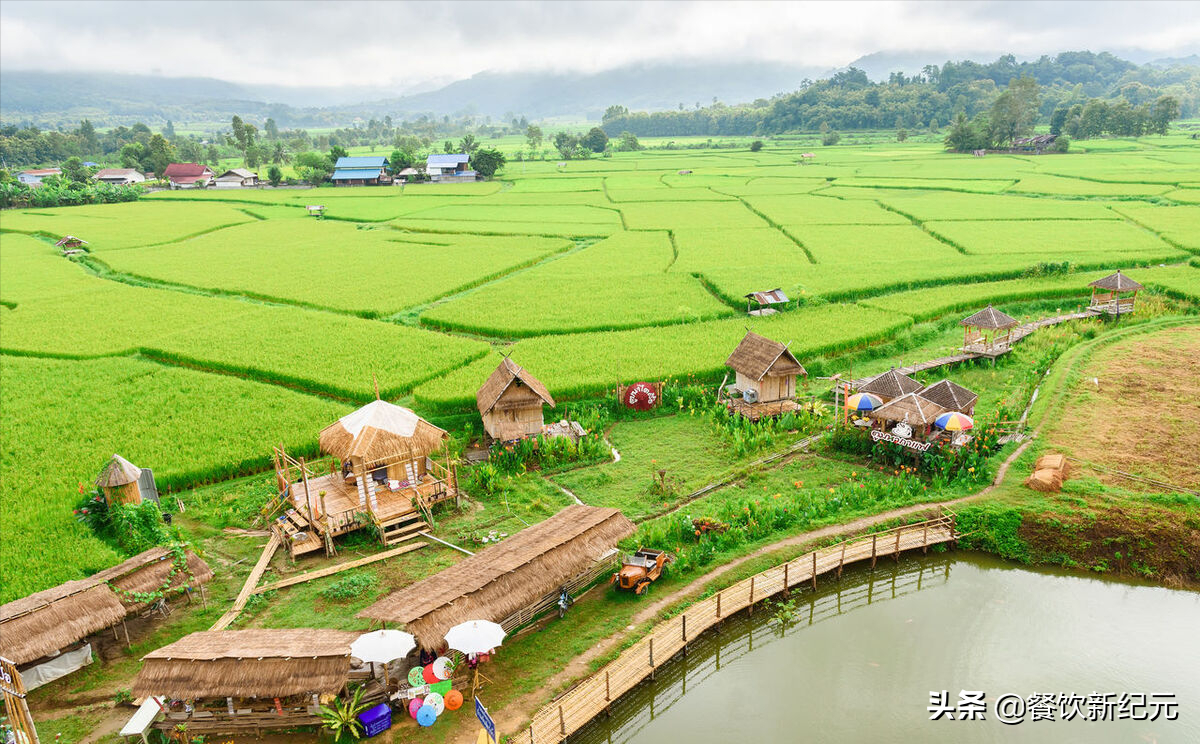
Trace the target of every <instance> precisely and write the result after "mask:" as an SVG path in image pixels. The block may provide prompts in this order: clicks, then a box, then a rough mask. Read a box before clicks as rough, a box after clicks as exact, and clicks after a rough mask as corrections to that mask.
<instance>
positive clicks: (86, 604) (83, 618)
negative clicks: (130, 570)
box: [0, 577, 125, 664]
mask: <svg viewBox="0 0 1200 744" xmlns="http://www.w3.org/2000/svg"><path fill="white" fill-rule="evenodd" d="M124 618H125V608H124V607H122V606H121V602H120V600H118V599H117V595H115V594H113V591H112V590H111V589H109V588H108V587H107V586H105V585H104V584H103V583H102V582H101V581H98V580H97V579H96V578H95V577H91V578H87V579H78V580H76V581H68V582H66V583H65V584H59V585H58V586H56V587H53V588H50V589H45V590H43V591H40V592H38V593H36V594H31V595H29V596H28V597H25V598H23V599H18V600H15V601H13V602H9V603H8V604H6V605H3V606H0V654H2V655H3V656H5V657H7V658H9V659H12V660H13V661H14V662H16V663H17V664H26V663H28V662H31V661H35V660H37V659H40V658H42V657H43V656H46V655H48V654H53V653H56V652H58V651H60V650H62V649H64V648H67V647H68V646H71V645H72V644H74V643H78V642H79V641H81V640H83V639H84V638H87V637H88V636H89V635H91V634H92V633H95V632H97V631H100V630H104V629H105V628H108V627H110V626H112V625H115V624H116V623H119V622H121V620H123V619H124Z"/></svg>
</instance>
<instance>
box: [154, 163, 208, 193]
mask: <svg viewBox="0 0 1200 744" xmlns="http://www.w3.org/2000/svg"><path fill="white" fill-rule="evenodd" d="M215 175H216V174H214V173H213V171H212V169H211V168H209V167H208V166H207V165H201V164H199V163H171V164H170V165H168V166H167V169H166V170H165V171H163V178H165V179H167V181H169V182H170V184H171V188H173V189H194V188H198V187H203V186H211V185H212V182H213V178H214V177H215Z"/></svg>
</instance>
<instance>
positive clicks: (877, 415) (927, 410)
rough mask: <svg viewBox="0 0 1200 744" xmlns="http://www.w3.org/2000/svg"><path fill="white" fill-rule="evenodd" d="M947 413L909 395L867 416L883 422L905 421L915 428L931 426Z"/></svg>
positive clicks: (930, 402)
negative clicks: (935, 420) (915, 426)
mask: <svg viewBox="0 0 1200 744" xmlns="http://www.w3.org/2000/svg"><path fill="white" fill-rule="evenodd" d="M947 412H948V411H947V409H945V408H943V407H942V406H940V405H938V404H937V403H934V402H933V401H931V400H927V399H926V398H923V397H922V396H921V395H920V394H919V393H909V394H908V395H902V396H900V397H899V398H896V399H895V400H892V401H888V402H887V403H884V404H883V405H882V406H880V407H879V408H876V409H875V410H874V411H871V412H870V413H869V414H868V415H869V416H870V417H871V418H874V419H880V420H883V421H906V422H907V423H909V424H913V425H917V426H931V425H933V421H934V419H936V418H937V417H938V416H941V415H942V414H943V413H947Z"/></svg>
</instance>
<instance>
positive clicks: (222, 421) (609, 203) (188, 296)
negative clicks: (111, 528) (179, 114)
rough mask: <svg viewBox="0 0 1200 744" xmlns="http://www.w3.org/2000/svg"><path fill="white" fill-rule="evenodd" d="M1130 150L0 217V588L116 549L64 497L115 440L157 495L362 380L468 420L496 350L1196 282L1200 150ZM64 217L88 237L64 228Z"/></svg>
mask: <svg viewBox="0 0 1200 744" xmlns="http://www.w3.org/2000/svg"><path fill="white" fill-rule="evenodd" d="M1085 144H1086V143H1085ZM1120 144H1121V146H1120V147H1112V148H1095V149H1094V150H1093V151H1089V152H1083V153H1072V154H1068V155H1045V156H1040V157H1033V156H1021V155H1011V156H1008V155H988V156H986V157H984V158H975V157H970V156H959V155H950V154H945V153H943V152H942V151H941V149H940V147H938V146H937V145H933V144H920V143H910V144H903V145H901V144H895V143H891V144H876V145H870V146H850V147H834V148H821V149H818V150H817V158H816V162H815V163H812V164H808V165H803V166H801V165H798V164H797V161H798V159H799V153H800V152H801V150H802V149H804V150H808V149H811V147H809V146H807V145H806V146H804V147H803V148H801V147H799V146H796V147H794V148H791V149H789V148H788V147H787V146H781V145H779V144H777V143H774V144H769V145H768V146H767V147H766V148H765V149H763V150H762V151H760V152H757V153H750V152H748V151H733V150H713V151H703V150H689V151H686V152H681V151H647V152H640V153H618V154H617V155H616V156H614V157H612V158H596V159H593V160H587V161H571V162H568V163H566V164H565V165H564V166H562V167H559V166H558V164H557V163H554V162H526V163H514V164H510V165H509V167H508V169H507V170H506V171H504V172H503V173H502V174H501V177H500V178H498V179H497V180H496V181H494V182H490V183H479V184H465V185H464V184H456V185H444V186H443V185H437V184H429V185H414V186H408V187H400V186H394V187H374V188H372V187H359V188H345V189H335V188H321V189H316V190H311V189H274V190H272V189H264V190H247V191H201V192H178V191H175V192H170V191H167V192H159V193H155V194H151V195H149V196H147V197H145V198H143V199H142V200H141V201H139V202H135V203H127V204H117V205H103V206H85V207H66V208H56V209H27V210H12V211H6V212H4V213H3V214H0V233H2V235H0V407H2V414H3V426H2V427H0V458H2V459H0V479H2V484H0V514H2V519H3V524H2V528H3V530H4V539H3V541H0V574H2V575H3V577H4V579H3V582H2V584H0V601H9V600H11V599H14V598H17V597H20V596H24V595H25V594H28V593H30V592H32V591H36V590H39V589H43V588H46V587H48V586H52V585H54V584H57V583H60V582H62V581H64V580H67V579H72V578H78V577H81V576H84V575H86V574H87V573H89V572H92V571H94V570H96V569H98V568H101V567H103V566H105V565H109V564H111V563H112V562H114V561H115V560H116V559H117V556H116V555H114V554H113V553H112V550H111V549H110V548H108V547H107V546H106V545H104V544H102V543H100V542H98V541H96V540H94V539H93V538H91V537H90V535H89V533H88V532H87V531H86V529H85V528H84V527H83V526H82V525H80V524H78V523H77V522H76V521H75V519H74V517H73V515H72V513H71V507H72V505H73V504H74V502H75V500H76V499H77V494H78V487H79V483H80V482H86V481H89V480H90V479H91V478H92V477H93V476H94V473H95V472H96V470H97V469H98V468H99V467H100V465H101V464H102V462H103V460H104V458H105V457H107V456H108V455H110V454H112V453H113V452H115V451H117V452H120V453H121V454H123V455H124V456H126V457H128V458H129V459H131V460H133V461H134V462H136V463H139V464H143V465H148V466H151V467H153V468H154V469H155V472H156V475H157V476H158V480H159V483H160V486H164V487H166V488H169V489H182V488H187V487H190V486H193V485H196V484H200V483H205V482H211V481H215V480H219V479H223V478H228V477H232V476H235V475H240V474H244V473H247V472H252V471H255V470H260V469H262V468H263V467H265V466H266V465H267V460H268V457H267V455H268V453H269V451H270V446H271V445H272V444H274V443H277V442H285V443H286V444H288V446H289V447H291V448H295V449H297V450H299V451H305V450H309V451H311V450H312V449H314V448H315V440H316V435H317V432H318V431H319V430H320V429H321V427H322V426H324V425H325V424H327V423H329V422H330V421H332V420H333V419H334V418H336V417H337V416H339V415H341V414H342V413H344V412H346V411H348V410H350V409H351V408H352V407H353V406H354V405H355V404H356V403H361V402H364V401H366V400H369V399H371V398H372V397H374V395H375V386H376V382H377V383H378V388H379V390H380V393H381V394H382V395H383V396H385V397H388V398H391V399H395V400H399V401H401V402H403V403H405V404H407V405H411V406H414V407H415V408H416V409H417V410H418V411H419V412H421V413H423V414H425V415H428V416H431V417H433V418H434V419H435V420H450V421H461V420H462V418H461V417H458V414H463V413H466V412H469V411H471V410H473V405H474V393H475V390H476V388H477V387H478V386H479V385H480V383H481V382H482V381H483V379H484V378H485V377H486V375H487V374H488V373H489V372H490V371H491V369H492V368H493V367H494V366H495V364H496V362H497V358H498V357H497V355H496V352H497V351H503V352H505V353H511V354H512V355H513V357H514V359H516V360H517V361H518V362H520V363H522V364H524V365H526V366H528V367H530V368H531V370H533V371H534V373H535V374H536V375H537V376H538V377H539V378H541V379H542V380H543V381H544V382H545V383H546V384H547V385H548V386H549V387H550V389H551V390H552V391H553V393H554V395H555V397H556V398H558V399H560V400H570V399H578V398H587V397H594V396H598V395H601V394H603V392H604V391H605V390H606V389H608V388H610V387H611V386H612V385H613V384H615V383H616V382H617V381H618V380H622V381H633V380H634V379H642V378H649V379H661V378H664V377H681V376H686V375H695V376H698V377H702V378H706V379H709V380H712V381H719V380H720V378H721V375H722V374H723V364H724V360H725V358H726V356H727V355H728V353H729V351H730V349H731V348H732V347H733V345H734V344H735V343H736V342H737V340H738V339H739V338H740V336H741V335H742V334H743V333H744V332H745V329H746V328H747V327H750V328H752V329H754V330H756V331H759V332H761V333H763V334H766V335H768V336H771V337H773V338H777V339H779V340H782V341H790V342H791V344H792V345H791V348H792V349H793V351H795V352H796V353H797V354H798V355H799V356H800V357H801V359H802V360H803V359H805V358H815V357H821V358H823V359H825V360H833V361H834V362H836V358H837V357H838V355H840V354H844V353H848V352H851V351H854V350H856V349H859V348H861V347H863V346H865V345H868V344H872V343H876V342H881V341H887V340H889V339H891V338H893V337H894V336H896V335H897V334H901V333H902V332H904V331H905V329H908V328H909V327H911V326H914V325H916V324H919V323H925V322H927V321H931V320H937V319H943V318H946V317H948V316H953V315H955V314H959V313H965V312H967V311H970V310H973V309H975V308H978V307H979V306H981V305H983V304H986V303H989V302H992V303H995V304H997V305H1003V304H1004V303H1019V302H1028V301H1033V300H1041V299H1054V300H1056V301H1058V302H1060V303H1061V305H1062V306H1063V307H1071V308H1073V307H1077V306H1078V305H1079V304H1080V303H1081V302H1082V301H1083V300H1084V299H1085V298H1086V296H1087V293H1088V290H1087V287H1086V285H1087V282H1088V281H1091V280H1092V279H1094V278H1096V277H1098V276H1102V275H1103V274H1105V273H1108V272H1111V271H1112V270H1114V269H1118V268H1120V269H1123V270H1127V271H1128V272H1129V273H1131V274H1132V275H1133V276H1134V277H1135V278H1136V279H1138V280H1139V281H1141V282H1142V283H1144V284H1145V285H1146V286H1147V287H1148V289H1149V291H1150V292H1153V293H1159V294H1162V295H1166V296H1168V297H1172V298H1181V299H1190V300H1193V301H1198V300H1200V206H1198V205H1200V146H1198V145H1197V144H1196V142H1195V141H1193V140H1190V139H1187V138H1186V137H1185V136H1183V135H1171V136H1167V137H1151V138H1145V139H1142V140H1128V141H1123V142H1122V143H1120ZM681 171H690V174H681ZM309 204H324V205H325V206H326V207H327V211H326V215H327V216H326V218H325V219H315V218H312V217H309V216H308V215H307V213H306V210H305V209H304V207H305V206H306V205H309ZM68 234H70V235H76V236H79V237H81V238H83V239H84V240H87V241H88V243H89V248H90V253H89V254H88V255H87V256H86V257H84V258H82V259H78V260H68V259H66V258H64V257H62V255H61V254H60V252H59V250H58V249H56V248H55V247H54V242H55V240H57V239H58V238H59V237H61V236H63V235H68ZM1064 262H1065V263H1066V265H1067V273H1063V267H1062V264H1063V263H1064ZM1048 265H1055V266H1053V267H1049V271H1048ZM775 287H779V288H782V289H783V290H784V291H785V292H786V293H787V294H788V296H789V297H792V298H793V299H795V300H797V301H798V302H797V303H796V306H793V307H790V308H789V309H787V310H786V311H784V312H782V313H780V314H777V315H775V316H772V317H768V318H748V317H747V316H746V314H745V310H746V307H745V300H744V299H743V295H745V294H746V293H747V292H751V291H756V290H764V289H773V288H775ZM447 417H451V418H449V419H447ZM580 485H581V486H583V487H586V484H580ZM68 542H70V544H71V545H72V546H73V547H72V549H71V550H69V551H67V550H63V546H64V545H66V544H68Z"/></svg>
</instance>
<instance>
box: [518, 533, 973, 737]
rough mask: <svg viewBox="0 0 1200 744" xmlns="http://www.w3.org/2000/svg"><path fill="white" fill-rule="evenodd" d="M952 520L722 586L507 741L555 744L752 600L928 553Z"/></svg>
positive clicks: (847, 544) (945, 536) (866, 540)
mask: <svg viewBox="0 0 1200 744" xmlns="http://www.w3.org/2000/svg"><path fill="white" fill-rule="evenodd" d="M955 523H956V516H955V514H954V513H953V512H950V511H944V512H943V514H942V515H941V516H939V517H936V518H934V519H930V520H927V521H925V522H919V523H916V524H908V525H902V526H900V527H894V528H892V529H890V530H886V531H883V532H876V533H873V534H870V535H862V536H860V537H855V538H852V539H849V540H844V541H842V542H840V543H837V544H835V545H831V546H829V547H826V548H821V549H820V550H815V551H813V552H811V553H806V554H804V555H802V556H800V557H798V558H795V559H793V560H791V561H788V562H787V563H784V564H782V565H780V566H775V567H774V568H769V569H767V570H766V571H763V572H761V573H758V574H755V575H754V576H751V577H750V578H748V579H744V580H742V581H740V582H738V583H737V584H734V585H733V586H730V587H727V588H726V589H723V590H721V591H720V592H717V593H716V594H714V595H713V596H711V597H708V598H707V599H703V600H701V601H699V602H697V603H696V604H694V605H692V606H690V607H688V608H687V610H686V611H684V612H683V613H681V614H679V615H676V616H675V617H673V618H671V619H669V620H666V621H664V622H662V623H659V624H658V625H657V626H656V627H655V628H654V630H653V631H651V632H650V634H649V635H648V636H646V637H645V638H643V639H641V640H640V641H638V642H637V643H635V644H634V645H633V646H631V647H629V648H628V649H626V650H625V651H624V652H622V653H621V655H620V656H618V657H617V658H616V659H615V660H614V661H612V662H611V663H609V664H608V665H607V666H605V667H604V668H603V669H601V670H600V671H599V672H597V673H596V674H594V675H592V676H591V677H588V678H587V679H585V680H583V681H582V682H580V683H579V684H578V685H576V686H575V687H573V688H572V689H570V690H568V691H567V692H566V693H564V694H563V695H562V696H560V697H559V698H558V699H556V700H555V701H553V702H552V703H550V704H549V705H547V706H545V707H544V708H542V709H541V710H539V711H538V712H537V713H536V714H535V715H534V717H533V720H532V721H531V722H530V725H529V728H527V729H525V730H524V731H522V732H521V733H519V734H517V735H516V736H514V737H513V738H512V739H511V741H514V742H529V744H545V743H546V742H560V741H562V740H564V739H565V738H566V737H567V736H569V735H570V734H572V733H574V732H575V731H578V730H579V729H580V728H581V727H583V726H584V725H585V724H586V723H587V722H588V721H590V720H592V718H594V717H595V716H596V715H597V714H599V713H600V712H601V711H604V710H605V709H607V708H608V707H609V706H610V705H611V704H612V703H613V701H615V700H616V699H617V698H619V697H620V696H621V695H623V694H624V693H626V692H628V691H629V690H630V689H632V688H633V687H634V686H636V685H637V684H638V683H640V682H641V681H642V680H644V679H646V678H647V677H649V678H650V679H653V678H654V674H655V670H656V669H657V668H658V667H659V666H661V665H663V664H665V663H666V662H667V661H669V660H670V659H671V658H672V657H674V656H675V655H676V654H678V653H681V652H685V651H686V649H687V645H688V641H689V639H694V638H696V636H698V635H699V634H701V633H703V632H704V631H705V630H707V629H708V628H711V627H712V626H714V625H716V624H718V623H720V622H721V621H722V620H723V619H725V618H727V617H729V616H730V615H733V614H735V613H737V612H740V611H741V610H743V609H748V610H749V611H750V612H753V611H754V605H755V604H756V603H757V602H761V601H762V600H764V599H767V598H769V597H772V596H774V595H776V594H779V593H780V592H785V591H787V590H788V589H790V588H791V587H793V586H796V585H798V584H803V583H809V582H811V583H812V586H813V587H814V588H815V587H816V585H817V578H818V577H819V576H821V575H822V574H827V573H836V574H837V575H838V576H840V575H841V572H842V568H843V567H844V566H846V565H848V564H850V563H857V562H859V561H865V560H870V561H871V565H872V567H873V566H874V565H875V562H876V561H877V560H878V559H879V558H880V557H881V556H883V557H887V556H893V557H895V558H896V559H897V560H899V557H900V553H902V552H903V551H905V550H913V549H916V548H920V549H922V550H928V548H929V546H930V545H938V544H941V543H952V542H954V541H955V540H956V539H957V538H958V532H957V530H956V527H955Z"/></svg>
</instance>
